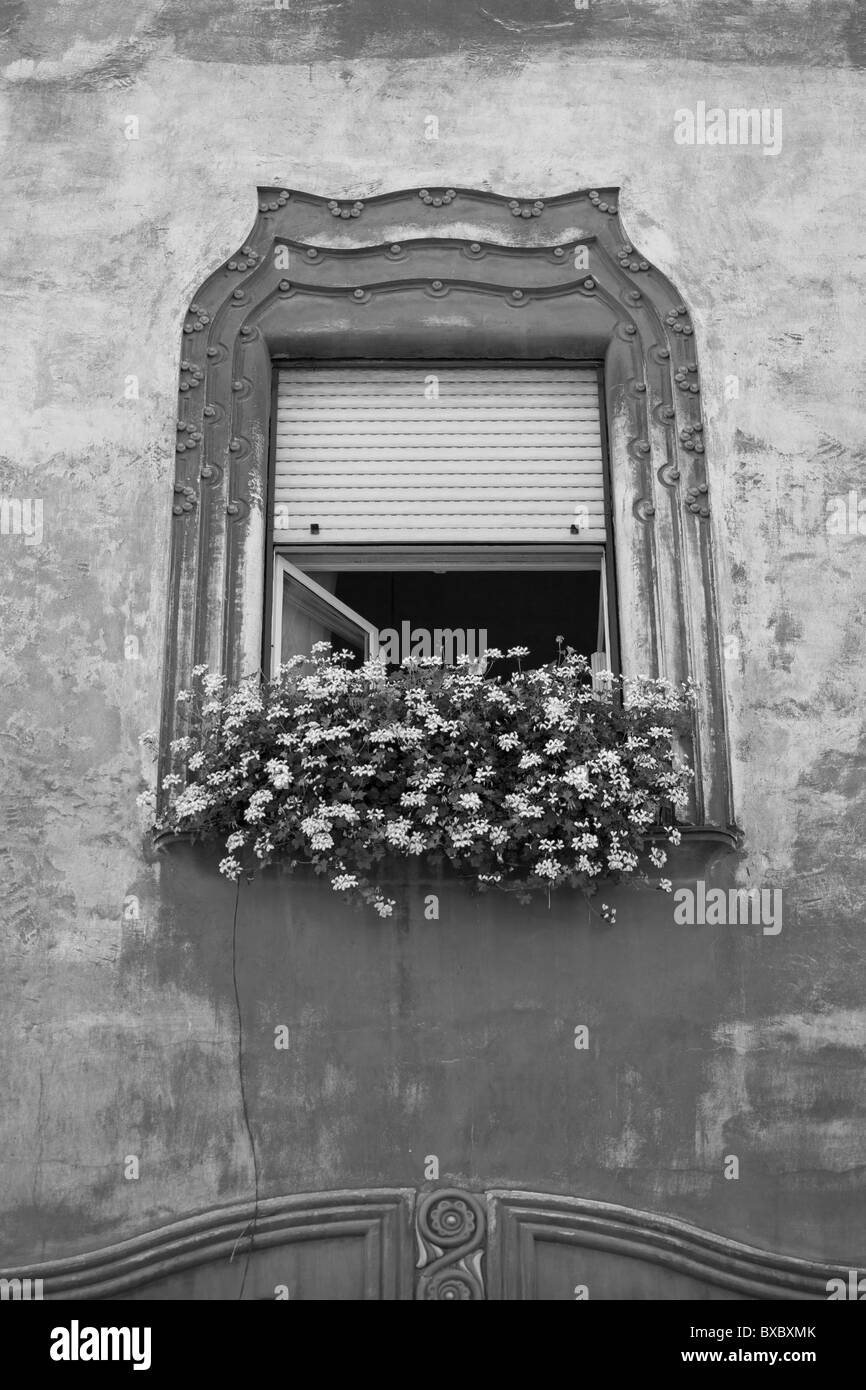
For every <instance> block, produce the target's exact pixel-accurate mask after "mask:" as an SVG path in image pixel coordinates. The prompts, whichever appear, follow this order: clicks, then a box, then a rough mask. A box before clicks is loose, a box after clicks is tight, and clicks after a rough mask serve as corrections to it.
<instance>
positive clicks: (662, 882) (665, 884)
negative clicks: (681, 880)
mask: <svg viewBox="0 0 866 1390" xmlns="http://www.w3.org/2000/svg"><path fill="white" fill-rule="evenodd" d="M659 888H661V890H662V892H663V893H670V892H671V890H672V888H673V884H672V883H671V881H670V879H669V878H660V879H659Z"/></svg>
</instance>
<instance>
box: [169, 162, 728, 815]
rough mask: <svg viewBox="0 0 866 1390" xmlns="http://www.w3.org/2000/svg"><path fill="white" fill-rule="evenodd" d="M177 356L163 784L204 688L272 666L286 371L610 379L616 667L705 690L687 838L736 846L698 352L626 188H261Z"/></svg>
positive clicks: (199, 297)
mask: <svg viewBox="0 0 866 1390" xmlns="http://www.w3.org/2000/svg"><path fill="white" fill-rule="evenodd" d="M455 200H456V205H455V206H452V205H454V204H455ZM362 213H363V217H362V216H361V214H362ZM525 214H528V215H525ZM431 226H432V230H431ZM277 249H280V250H281V252H282V253H283V254H282V255H281V256H280V257H279V258H278V257H276V256H275V251H276V250H277ZM578 250H579V251H580V255H579V256H578V254H577V253H578ZM285 252H288V269H287V268H286V265H285ZM406 271H409V272H410V274H408V275H407V274H406V273H405V272H406ZM636 276H638V277H639V288H636V280H635V277H636ZM443 299H449V300H450V301H452V302H453V303H454V305H455V310H456V312H455V313H454V314H453V315H448V314H443V312H442V306H441V304H440V303H439V302H438V301H440V300H443ZM187 330H189V331H188V332H187ZM182 342H183V347H182V361H181V371H180V381H179V406H178V418H179V422H180V423H179V426H178V431H179V433H178V440H179V444H178V447H177V449H176V452H175V460H176V474H175V488H176V491H177V494H178V497H179V498H182V499H185V500H180V501H176V502H175V503H174V513H173V514H174V517H175V520H176V523H177V524H176V525H175V526H174V528H173V535H174V540H173V547H172V561H171V584H170V600H169V614H168V622H167V660H166V676H165V688H164V699H163V720H162V732H161V740H160V746H161V750H162V758H163V764H162V771H163V772H165V771H167V770H168V765H169V763H170V757H169V753H168V748H169V743H170V741H171V739H172V738H173V737H175V735H176V732H177V730H176V729H175V703H174V702H175V697H176V695H177V693H178V691H179V690H181V689H182V688H184V687H185V686H187V685H188V683H189V675H190V672H191V670H192V667H193V666H195V665H198V664H206V665H209V666H211V667H212V668H218V669H221V670H223V671H224V672H225V674H226V675H227V676H228V677H229V679H230V680H232V681H234V680H236V679H238V678H239V677H241V676H242V675H244V674H247V673H249V672H251V671H255V670H258V669H259V668H260V666H261V661H262V639H263V614H264V573H265V564H266V553H267V514H266V512H267V496H268V487H267V473H268V432H269V420H270V410H271V396H270V382H271V363H272V360H273V358H274V357H281V358H286V357H292V356H304V357H319V358H329V357H331V358H339V357H346V356H351V357H364V356H378V357H399V358H401V359H405V358H417V359H418V360H419V361H423V360H424V359H425V358H436V357H461V356H462V357H473V356H479V357H480V356H490V357H494V358H508V357H517V358H525V357H527V356H528V357H532V358H538V359H543V358H546V357H550V358H565V359H570V360H584V361H597V360H600V359H603V361H604V371H605V383H606V396H607V399H606V416H607V425H608V435H609V452H610V463H611V466H610V475H611V501H612V509H613V515H614V535H615V545H616V553H617V559H618V562H619V563H618V565H617V572H618V588H619V594H618V599H619V602H618V608H619V610H620V614H621V628H622V640H621V643H620V646H621V649H622V653H623V658H624V664H625V668H626V671H627V672H629V671H630V672H635V671H645V672H647V673H649V674H657V675H665V676H667V677H668V678H670V679H671V680H674V681H680V680H687V679H691V680H693V681H694V682H695V684H696V686H697V689H698V695H697V712H696V721H695V734H694V739H693V751H694V764H695V772H696V776H695V789H694V803H693V806H692V808H691V811H690V813H689V816H688V817H687V819H688V821H689V822H690V824H692V825H694V826H696V827H708V828H711V829H714V830H715V831H717V832H718V833H720V834H722V835H727V836H728V840H729V843H733V842H734V839H735V834H736V827H735V826H734V812H733V803H732V792H731V777H730V768H729V755H728V748H727V734H726V722H727V721H726V711H725V694H724V687H723V674H722V673H723V670H724V664H723V662H722V658H721V642H720V636H719V621H718V599H717V593H716V579H715V568H714V556H713V546H712V531H711V527H710V526H709V525H707V524H706V522H707V521H708V518H709V497H708V491H709V479H708V476H707V467H706V455H705V453H704V444H703V425H702V420H701V405H700V382H699V373H698V364H697V357H696V351H695V336H694V333H693V332H692V325H691V322H690V319H689V315H688V313H687V310H686V306H685V304H684V302H683V298H682V295H681V294H680V293H679V292H678V291H677V290H676V289H675V288H674V286H673V285H671V283H670V282H669V281H668V280H667V279H666V277H665V276H664V275H662V274H661V272H660V271H659V270H658V269H657V267H655V266H653V265H652V264H651V263H650V262H649V261H647V260H645V259H644V258H642V257H641V255H640V253H639V252H638V251H636V250H635V248H634V246H633V244H632V242H631V241H630V240H629V239H628V237H627V236H626V235H625V232H624V230H623V228H622V224H621V220H620V216H619V193H618V190H617V189H615V188H608V189H590V190H584V191H580V192H576V193H567V194H557V195H555V196H553V197H550V198H545V199H541V198H538V199H534V200H530V199H526V198H514V197H507V196H504V195H500V194H495V193H489V192H486V191H483V190H477V189H476V190H473V189H462V188H443V189H432V188H424V189H421V190H418V189H408V190H403V191H399V192H394V193H385V194H377V195H375V196H373V197H368V198H363V199H361V198H359V199H355V200H354V201H350V200H346V199H335V198H328V197H325V196H320V195H318V194H312V193H306V192H303V191H300V190H294V189H279V188H272V187H267V188H261V189H260V190H259V212H258V216H257V218H256V221H255V224H254V226H253V228H252V230H251V231H250V233H249V234H248V235H247V236H246V237H245V238H244V240H243V242H242V245H241V248H240V250H239V251H238V252H236V253H235V254H234V255H233V256H232V257H231V258H230V259H228V260H226V261H224V262H223V263H222V264H221V266H220V267H219V269H217V270H216V271H215V272H214V273H213V274H212V275H211V276H209V277H208V279H207V280H206V281H205V282H204V284H203V285H202V287H201V288H200V289H199V290H198V291H197V292H196V294H195V296H194V299H193V302H192V304H191V306H190V312H189V315H187V317H186V320H185V323H184V333H183V338H182ZM200 388H201V389H200ZM190 442H191V443H192V445H193V446H194V447H193V448H192V449H191V448H190ZM180 443H182V444H183V448H180V447H179V445H180ZM200 480H206V481H207V486H206V487H202V490H201V496H200V498H199V499H198V500H199V505H198V506H196V505H194V495H195V493H196V490H197V489H198V487H199V485H200ZM187 489H191V490H192V495H191V493H190V491H187ZM178 508H179V510H178ZM649 523H651V524H649ZM326 539H327V538H326V537H323V543H324V542H326ZM562 539H563V543H568V542H569V540H570V533H569V528H568V526H566V527H565V529H564V532H563V538H562Z"/></svg>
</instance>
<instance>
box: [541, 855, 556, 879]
mask: <svg viewBox="0 0 866 1390" xmlns="http://www.w3.org/2000/svg"><path fill="white" fill-rule="evenodd" d="M535 872H536V873H537V874H538V876H539V878H556V876H557V874H561V873H562V865H561V864H560V862H559V860H558V859H551V858H547V859H539V861H538V863H537V864H536V866H535Z"/></svg>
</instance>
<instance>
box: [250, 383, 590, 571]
mask: <svg viewBox="0 0 866 1390" xmlns="http://www.w3.org/2000/svg"><path fill="white" fill-rule="evenodd" d="M602 467H603V465H602V449H601V428H600V421H599V397H598V377H597V374H596V372H595V371H594V370H593V369H592V368H585V367H583V368H582V367H568V366H565V367H561V366H549V365H547V364H539V365H537V366H536V365H534V364H526V365H523V364H521V365H520V366H504V367H502V366H492V365H491V366H481V365H475V364H467V363H454V364H450V363H449V364H443V365H437V366H435V367H431V366H430V365H429V364H426V363H419V364H418V365H408V366H404V365H395V366H381V367H379V366H370V365H363V366H357V367H356V366H347V365H340V366H328V365H322V366H315V367H310V366H298V367H289V368H283V369H281V370H280V375H279V383H278V404H277V437H276V477H275V493H274V507H275V513H274V533H275V538H276V539H277V540H278V541H279V540H285V541H287V542H292V543H293V544H297V543H305V542H309V543H311V544H316V543H319V544H321V543H322V542H325V543H330V544H340V543H347V542H348V543H351V542H355V543H364V542H379V543H387V542H391V543H412V542H415V543H423V542H427V543H430V542H434V543H435V542H437V541H475V542H479V541H500V542H501V541H524V542H526V541H572V542H573V541H576V540H580V541H591V542H594V543H596V544H597V543H599V542H602V541H603V540H604V538H605V515H604V487H603V474H602ZM572 525H577V526H578V527H579V530H578V532H577V533H576V534H575V533H574V532H573V531H572V529H571V528H572ZM311 528H316V529H315V530H313V529H311Z"/></svg>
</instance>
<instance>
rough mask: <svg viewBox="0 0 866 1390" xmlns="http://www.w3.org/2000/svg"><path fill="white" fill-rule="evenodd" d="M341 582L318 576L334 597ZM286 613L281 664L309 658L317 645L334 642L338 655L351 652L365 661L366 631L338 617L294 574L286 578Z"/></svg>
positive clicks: (284, 606)
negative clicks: (303, 656) (299, 657)
mask: <svg viewBox="0 0 866 1390" xmlns="http://www.w3.org/2000/svg"><path fill="white" fill-rule="evenodd" d="M337 579H338V576H337V575H336V574H334V573H324V574H321V573H320V574H317V575H316V583H317V584H318V585H319V586H320V587H321V588H323V589H327V590H328V593H331V594H332V593H334V590H335V588H336V585H337ZM282 610H283V611H282V618H283V621H282V630H281V641H280V654H279V659H280V661H288V660H289V658H290V657H292V656H300V655H305V654H306V653H308V652H309V651H311V649H312V647H313V645H314V644H315V643H316V642H330V643H331V644H332V646H333V647H334V649H335V650H336V651H339V650H342V649H348V650H349V651H352V652H354V654H355V656H356V657H357V659H358V660H360V661H363V660H364V652H365V634H364V632H363V631H362V629H361V628H359V627H358V626H357V625H356V624H355V623H353V622H352V621H351V620H350V619H349V618H346V617H344V616H343V614H341V613H336V612H335V611H334V610H333V609H331V608H330V607H329V606H328V604H327V603H326V602H325V601H324V600H323V599H320V598H319V597H318V596H317V595H315V594H313V593H311V592H310V591H309V589H307V588H305V586H304V585H303V584H300V583H298V581H297V580H296V579H294V578H293V577H292V576H291V575H290V574H284V575H283V594H282Z"/></svg>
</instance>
